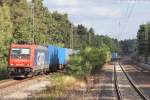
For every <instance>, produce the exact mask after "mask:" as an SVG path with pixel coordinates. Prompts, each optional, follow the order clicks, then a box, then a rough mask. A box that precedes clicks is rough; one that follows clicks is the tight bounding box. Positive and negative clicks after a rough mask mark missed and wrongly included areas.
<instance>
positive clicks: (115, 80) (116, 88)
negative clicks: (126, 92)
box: [114, 63, 123, 100]
mask: <svg viewBox="0 0 150 100" xmlns="http://www.w3.org/2000/svg"><path fill="white" fill-rule="evenodd" d="M114 86H115V90H116V93H117V98H118V100H123V97H122V95H121V92H120V90H119V86H118V79H117V73H116V64H115V63H114Z"/></svg>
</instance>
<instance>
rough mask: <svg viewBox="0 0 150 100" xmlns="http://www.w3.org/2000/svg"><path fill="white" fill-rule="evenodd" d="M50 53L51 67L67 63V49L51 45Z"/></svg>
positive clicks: (49, 47)
mask: <svg viewBox="0 0 150 100" xmlns="http://www.w3.org/2000/svg"><path fill="white" fill-rule="evenodd" d="M48 52H49V54H48V55H49V64H50V65H60V64H62V65H64V64H66V63H67V61H66V60H67V49H66V48H60V47H56V46H52V45H49V46H48Z"/></svg>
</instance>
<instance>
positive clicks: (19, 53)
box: [11, 48, 30, 59]
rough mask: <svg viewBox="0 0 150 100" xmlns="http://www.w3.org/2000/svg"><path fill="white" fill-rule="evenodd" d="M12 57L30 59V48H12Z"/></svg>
mask: <svg viewBox="0 0 150 100" xmlns="http://www.w3.org/2000/svg"><path fill="white" fill-rule="evenodd" d="M11 57H13V58H16V59H29V58H30V49H29V48H12V50H11Z"/></svg>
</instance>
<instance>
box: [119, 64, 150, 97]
mask: <svg viewBox="0 0 150 100" xmlns="http://www.w3.org/2000/svg"><path fill="white" fill-rule="evenodd" d="M119 66H120V68H121V69H122V71H123V73H124V74H125V76H126V78H127V79H128V81H129V82H130V84H131V85H132V87H133V88H134V89H135V91H136V92H137V93H138V94H139V95H140V97H141V98H142V99H143V100H149V99H148V98H147V97H146V96H145V95H144V93H143V92H142V91H141V90H140V89H139V88H137V87H136V85H135V82H133V80H132V78H131V77H130V76H129V74H128V73H127V72H126V71H125V69H124V68H123V67H122V65H121V64H120V63H119Z"/></svg>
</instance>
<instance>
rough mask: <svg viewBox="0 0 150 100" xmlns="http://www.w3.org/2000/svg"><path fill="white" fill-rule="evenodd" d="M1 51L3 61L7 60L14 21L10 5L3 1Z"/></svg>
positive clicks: (0, 10) (0, 26)
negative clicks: (11, 17) (11, 16)
mask: <svg viewBox="0 0 150 100" xmlns="http://www.w3.org/2000/svg"><path fill="white" fill-rule="evenodd" d="M0 35H1V39H0V52H1V54H2V55H1V56H2V57H3V61H4V62H5V61H6V57H7V50H8V45H9V44H10V42H11V41H12V22H11V19H10V7H9V6H8V5H7V4H6V3H3V4H2V5H1V6H0Z"/></svg>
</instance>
